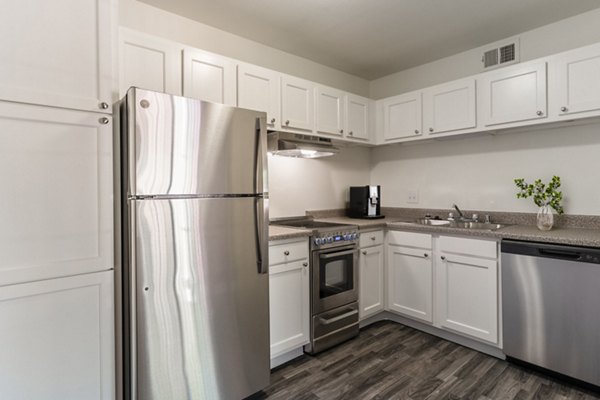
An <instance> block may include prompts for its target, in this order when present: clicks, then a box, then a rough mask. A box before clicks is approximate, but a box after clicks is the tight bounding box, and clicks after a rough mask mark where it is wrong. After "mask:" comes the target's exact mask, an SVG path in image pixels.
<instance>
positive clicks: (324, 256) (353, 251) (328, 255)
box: [319, 249, 358, 260]
mask: <svg viewBox="0 0 600 400" xmlns="http://www.w3.org/2000/svg"><path fill="white" fill-rule="evenodd" d="M356 252H358V250H357V249H352V250H346V251H339V252H335V253H327V254H319V258H322V259H323V260H328V259H330V258H334V257H339V256H345V255H346V254H353V253H356Z"/></svg>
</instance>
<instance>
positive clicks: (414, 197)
mask: <svg viewBox="0 0 600 400" xmlns="http://www.w3.org/2000/svg"><path fill="white" fill-rule="evenodd" d="M406 202H407V203H411V204H417V203H419V191H418V190H414V189H409V190H408V196H407V198H406Z"/></svg>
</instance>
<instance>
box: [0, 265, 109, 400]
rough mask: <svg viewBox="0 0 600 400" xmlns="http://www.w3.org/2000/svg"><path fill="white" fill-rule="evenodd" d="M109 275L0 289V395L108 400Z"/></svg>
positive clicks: (63, 279)
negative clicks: (0, 340) (0, 343)
mask: <svg viewBox="0 0 600 400" xmlns="http://www.w3.org/2000/svg"><path fill="white" fill-rule="evenodd" d="M113 313H114V300H113V271H112V270H110V271H104V272H97V273H93V274H84V275H77V276H70V277H66V278H59V279H50V280H43V281H37V282H29V283H22V284H17V285H9V286H1V287H0V338H1V339H2V345H1V346H0V388H1V389H0V393H1V395H0V397H2V398H3V399H4V398H6V399H61V400H69V399H71V400H81V399H89V400H109V399H114V396H115V393H114V379H115V378H114V377H115V361H114V357H115V349H114V336H115V332H114V325H113V324H114V322H113V321H114V314H113Z"/></svg>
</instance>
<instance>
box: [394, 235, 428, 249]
mask: <svg viewBox="0 0 600 400" xmlns="http://www.w3.org/2000/svg"><path fill="white" fill-rule="evenodd" d="M388 243H389V244H393V245H400V246H408V247H420V248H423V249H431V235H428V234H426V233H415V232H401V231H389V232H388Z"/></svg>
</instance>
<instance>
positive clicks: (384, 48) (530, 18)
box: [141, 0, 600, 80]
mask: <svg viewBox="0 0 600 400" xmlns="http://www.w3.org/2000/svg"><path fill="white" fill-rule="evenodd" d="M141 1H143V2H144V3H147V4H150V5H153V6H156V7H159V8H162V9H164V10H167V11H171V12H173V13H176V14H179V15H182V16H185V17H188V18H191V19H194V20H197V21H199V22H201V23H204V24H207V25H211V26H214V27H216V28H219V29H222V30H225V31H228V32H231V33H234V34H237V35H239V36H243V37H246V38H248V39H251V40H254V41H256V42H260V43H263V44H265V45H268V46H271V47H274V48H277V49H280V50H283V51H286V52H289V53H292V54H296V55H298V56H301V57H305V58H308V59H310V60H313V61H316V62H318V63H320V64H324V65H328V66H330V67H333V68H336V69H338V70H341V71H345V72H348V73H350V74H353V75H357V76H360V77H362V78H365V79H369V80H371V79H376V78H379V77H382V76H385V75H388V74H390V73H393V72H397V71H400V70H403V69H407V68H410V67H414V66H416V65H421V64H424V63H427V62H430V61H433V60H436V59H439V58H443V57H446V56H449V55H452V54H455V53H459V52H461V51H465V50H468V49H472V48H475V47H479V46H482V45H485V44H487V43H491V42H495V41H497V40H501V39H504V38H507V37H509V36H513V35H516V34H518V33H521V32H525V31H528V30H531V29H534V28H536V27H539V26H542V25H546V24H549V23H552V22H555V21H558V20H561V19H564V18H567V17H570V16H573V15H577V14H580V13H583V12H586V11H589V10H592V9H594V8H598V7H600V0H575V1H573V0H141Z"/></svg>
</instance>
